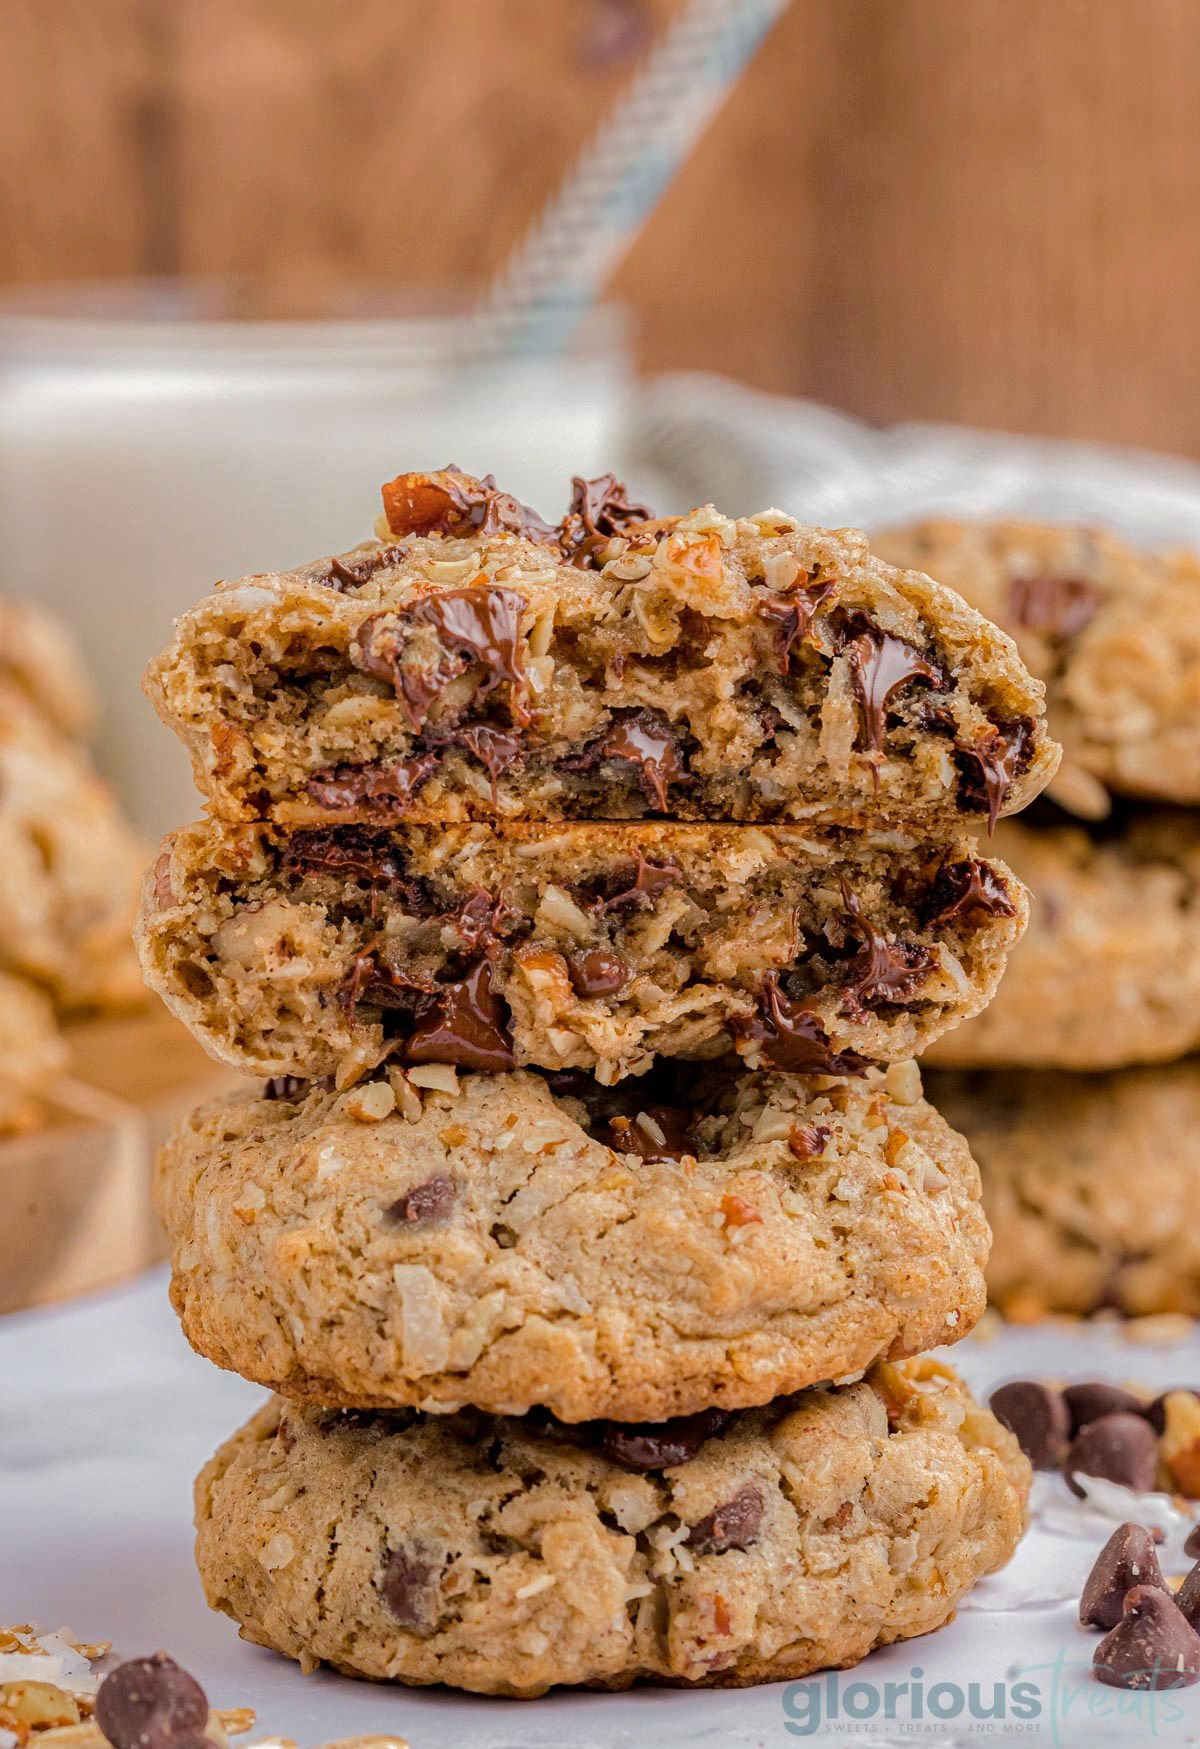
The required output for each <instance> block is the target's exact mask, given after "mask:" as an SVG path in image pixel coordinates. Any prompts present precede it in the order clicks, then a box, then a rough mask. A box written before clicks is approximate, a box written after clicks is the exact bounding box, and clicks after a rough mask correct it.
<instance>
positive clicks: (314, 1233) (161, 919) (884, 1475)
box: [138, 468, 1058, 1695]
mask: <svg viewBox="0 0 1200 1749" xmlns="http://www.w3.org/2000/svg"><path fill="white" fill-rule="evenodd" d="M383 497H384V516H383V518H382V519H381V523H380V527H379V531H378V538H377V539H376V540H375V541H372V542H367V543H365V544H363V545H362V546H360V547H358V548H356V549H355V550H354V551H353V552H350V553H347V554H344V555H342V556H341V557H340V558H337V559H332V560H323V561H320V562H318V563H315V564H312V565H306V566H304V567H302V568H301V569H299V570H296V571H292V572H287V573H272V574H267V575H262V576H256V577H251V578H246V579H242V580H241V581H238V582H234V583H228V584H220V585H218V586H217V588H216V589H215V590H214V591H213V592H212V594H210V595H209V596H208V597H206V598H205V600H203V601H202V602H201V603H200V604H199V605H198V606H197V607H196V608H194V609H193V610H191V612H189V613H188V614H186V615H184V617H183V618H182V620H181V621H180V622H179V625H178V627H177V629H176V634H175V637H174V639H173V641H172V643H171V645H170V647H169V648H168V649H167V651H166V652H165V653H164V654H163V655H162V656H161V657H159V658H158V659H157V660H156V661H155V662H154V663H153V664H152V666H151V669H150V672H149V676H148V682H147V684H148V688H149V691H150V693H151V696H152V698H153V699H154V701H155V703H156V705H157V707H158V708H159V710H160V712H161V714H162V715H163V717H164V719H165V720H166V721H167V722H168V723H169V724H170V726H171V727H172V728H174V729H175V730H176V732H177V733H178V734H179V735H180V737H181V739H182V740H183V741H184V743H185V745H186V746H187V748H188V751H189V753H190V755H191V758H192V762H193V767H194V771H195V774H196V780H197V783H198V785H199V787H200V789H201V792H202V794H203V796H204V799H205V802H206V804H207V813H208V817H207V819H206V821H205V822H204V823H202V824H200V825H196V826H190V827H186V828H185V829H183V830H181V831H179V832H176V833H175V834H174V835H173V836H172V837H171V838H170V839H169V840H168V841H167V842H166V843H165V844H164V846H163V848H162V851H161V853H160V855H159V858H158V860H157V863H156V864H155V866H154V868H153V869H152V870H151V871H150V873H149V875H148V876H147V880H146V883H145V887H144V891H143V901H142V910H141V917H140V920H139V926H138V939H139V947H140V952H141V956H142V963H143V967H144V970H145V974H146V977H147V979H148V981H149V982H150V984H151V985H152V987H153V988H155V989H156V990H158V991H159V992H160V993H161V994H162V995H163V997H164V998H165V1000H166V1001H167V1003H168V1004H169V1005H170V1006H171V1007H172V1008H173V1009H174V1011H175V1012H176V1013H177V1014H178V1015H180V1017H181V1018H182V1019H183V1020H184V1021H185V1022H186V1024H187V1025H188V1026H189V1027H190V1028H191V1029H192V1031H193V1032H194V1033H195V1034H196V1036H197V1037H198V1038H199V1039H200V1040H201V1042H202V1043H203V1044H204V1045H205V1046H206V1048H207V1049H208V1050H209V1051H210V1052H211V1053H212V1054H213V1055H214V1056H216V1057H218V1058H220V1059H221V1060H222V1061H224V1062H226V1063H228V1064H230V1065H231V1066H233V1067H235V1068H238V1069H241V1070H243V1071H245V1072H247V1073H249V1074H253V1075H255V1076H257V1077H259V1078H260V1080H259V1083H258V1084H257V1085H256V1086H254V1087H253V1089H252V1090H248V1091H246V1092H245V1093H242V1094H240V1095H237V1096H234V1097H231V1098H228V1099H226V1100H224V1101H222V1102H220V1103H218V1104H216V1105H210V1106H208V1107H206V1108H204V1109H202V1110H200V1111H198V1112H196V1113H195V1114H194V1115H193V1117H192V1118H191V1119H190V1120H189V1121H188V1122H187V1123H185V1124H184V1125H183V1126H181V1128H180V1129H179V1131H178V1132H177V1134H176V1135H175V1137H174V1138H173V1139H172V1141H171V1142H170V1143H169V1145H168V1146H167V1148H166V1149H165V1150H164V1152H163V1155H162V1158H161V1161H160V1165H159V1173H158V1196H159V1203H160V1207H161V1210H162V1212H163V1215H164V1217H165V1220H166V1224H167V1227H168V1231H169V1235H170V1239H171V1244H172V1255H173V1283H172V1295H173V1299H174V1303H175V1305H176V1308H177V1310H178V1311H179V1314H180V1317H181V1320H182V1322H183V1325H184V1328H185V1330H186V1332H187V1335H188V1337H189V1339H190V1340H191V1341H192V1343H193V1344H194V1346H195V1347H196V1348H197V1349H198V1350H199V1351H200V1352H201V1353H202V1354H204V1355H206V1356H208V1357H209V1358H210V1359H212V1360H214V1361H215V1362H217V1364H219V1365H222V1366H227V1367H230V1368H232V1369H234V1370H236V1371H238V1372H240V1373H242V1374H243V1375H244V1376H245V1377H247V1378H249V1379H252V1380H254V1381H256V1382H258V1383H261V1384H263V1385H265V1386H268V1387H269V1388H270V1389H272V1390H273V1391H274V1392H276V1393H277V1396H276V1398H275V1400H274V1402H273V1403H272V1405H271V1406H270V1407H268V1408H267V1409H265V1410H264V1411H263V1412H262V1413H261V1414H260V1415H259V1416H257V1417H256V1418H255V1419H254V1420H253V1421H252V1422H251V1423H250V1424H249V1425H248V1426H247V1427H246V1428H245V1429H243V1431H242V1432H241V1433H239V1434H237V1435H235V1437H234V1438H233V1439H232V1440H231V1441H230V1442H229V1443H228V1444H227V1445H226V1446H225V1447H223V1449H222V1450H221V1452H220V1453H218V1455H217V1457H216V1458H214V1460H213V1461H212V1463H211V1464H210V1465H209V1466H208V1468H207V1469H206V1470H205V1472H204V1474H203V1475H202V1477H201V1478H200V1481H199V1483H198V1491H197V1513H198V1524H199V1545H198V1555H199V1563H200V1568H201V1573H202V1576H203V1579H204V1583H205V1588H206V1592H207V1595H208V1597H209V1601H210V1602H211V1603H212V1604H213V1606H214V1607H216V1608H220V1609H223V1610H225V1611H226V1612H227V1613H228V1614H230V1615H232V1616H233V1617H234V1619H235V1620H237V1621H238V1622H239V1623H240V1624H241V1629H242V1632H243V1634H244V1635H245V1636H246V1637H247V1638H250V1639H252V1640H255V1641H257V1642H259V1643H261V1644H264V1645H267V1646H271V1647H274V1648H275V1649H276V1650H278V1651H281V1652H283V1653H285V1654H287V1655H289V1656H291V1657H294V1658H296V1659H298V1660H299V1661H300V1662H301V1663H302V1664H304V1665H305V1666H306V1667H310V1668H311V1667H313V1666H315V1664H316V1663H318V1662H320V1661H327V1662H329V1663H331V1664H333V1665H335V1666H336V1667H338V1668H339V1669H342V1670H345V1671H347V1672H349V1673H351V1674H356V1675H363V1676H369V1677H376V1678H393V1679H396V1680H400V1681H405V1682H410V1683H432V1682H449V1683H451V1684H455V1685H458V1686H461V1687H465V1688H470V1689H476V1690H481V1691H484V1692H489V1693H497V1694H514V1695H532V1694H538V1693H541V1692H543V1691H544V1690H545V1689H546V1688H548V1687H551V1686H553V1685H555V1684H558V1683H576V1684H586V1683H590V1684H593V1685H600V1686H605V1687H621V1686H624V1685H627V1684H628V1683H630V1682H632V1681H635V1680H638V1679H648V1680H658V1681H666V1682H675V1683H684V1684H696V1683H734V1684H737V1683H746V1682H757V1681H765V1680H769V1679H771V1678H774V1677H780V1676H796V1675H803V1674H805V1673H807V1672H809V1671H811V1670H814V1669H818V1668H820V1667H822V1666H824V1665H844V1664H847V1663H851V1662H854V1661H855V1660H857V1659H858V1658H860V1657H862V1656H863V1655H864V1654H865V1653H866V1652H868V1651H869V1650H870V1649H871V1648H872V1647H873V1646H875V1645H880V1644H884V1643H886V1642H888V1641H890V1640H895V1639H900V1638H904V1637H907V1636H909V1635H912V1634H916V1633H923V1632H926V1631H928V1630H929V1629H931V1628H934V1627H937V1626H939V1625H940V1624H941V1623H942V1622H944V1621H946V1620H947V1619H949V1617H950V1616H951V1615H952V1614H953V1611H954V1608H955V1606H956V1604H957V1602H958V1601H959V1599H960V1598H961V1597H962V1595H963V1594H964V1593H965V1592H966V1591H967V1590H968V1589H969V1588H970V1586H971V1585H972V1584H973V1583H974V1582H975V1581H976V1580H977V1579H978V1578H979V1577H980V1576H981V1575H982V1574H984V1573H986V1572H988V1571H991V1570H992V1569H993V1568H995V1567H996V1566H998V1565H1000V1564H1001V1563H1002V1562H1003V1561H1004V1560H1005V1559H1007V1557H1008V1556H1009V1555H1010V1554H1011V1552H1012V1550H1013V1548H1014V1547H1015V1544H1016V1541H1017V1538H1018V1536H1019V1534H1020V1530H1021V1523H1022V1515H1023V1507H1024V1500H1025V1495H1026V1493H1027V1490H1028V1484H1029V1469H1028V1465H1027V1463H1026V1460H1025V1459H1024V1458H1023V1456H1022V1455H1021V1453H1020V1451H1019V1449H1018V1447H1017V1445H1016V1442H1015V1441H1014V1440H1013V1438H1012V1436H1011V1434H1010V1433H1009V1432H1008V1431H1007V1430H1006V1429H1005V1428H1003V1427H1001V1426H1000V1425H999V1424H998V1423H997V1422H996V1421H995V1420H994V1418H993V1417H992V1416H991V1415H990V1413H989V1412H988V1411H986V1410H983V1409H981V1408H979V1407H978V1406H977V1405H976V1404H974V1403H973V1402H972V1401H971V1399H970V1397H969V1395H968V1394H967V1392H966V1391H965V1389H964V1387H963V1386H962V1385H961V1383H960V1382H959V1381H958V1379H957V1378H956V1377H955V1375H954V1374H953V1373H952V1372H951V1371H950V1370H949V1369H948V1368H946V1367H945V1366H942V1365H940V1364H935V1363H933V1362H930V1361H925V1360H921V1359H918V1358H914V1357H917V1356H920V1355H921V1354H922V1353H923V1352H924V1351H925V1350H926V1349H928V1348H931V1347H933V1346H935V1345H938V1344H940V1343H945V1342H951V1341H954V1340H956V1339H957V1338H958V1337H960V1336H962V1335H964V1334H966V1332H967V1331H968V1330H969V1329H970V1328H971V1326H972V1325H973V1324H974V1322H975V1321H976V1319H977V1318H978V1316H979V1314H980V1312H981V1310H982V1307H983V1298H984V1285H983V1283H984V1269H985V1266H986V1261H987V1250H988V1229H987V1224H986V1221H985V1219H984V1216H983V1212H982V1207H981V1202H980V1184H979V1174H978V1170H977V1168H976V1166H975V1163H974V1161H973V1159H972V1157H971V1154H970V1152H969V1150H968V1148H967V1146H966V1144H965V1143H964V1142H963V1140H962V1138H961V1137H960V1136H959V1135H958V1134H957V1133H956V1132H955V1131H954V1130H953V1129H951V1128H950V1127H949V1125H948V1124H946V1123H945V1121H944V1120H943V1119H942V1118H941V1117H940V1116H939V1114H938V1113H937V1111H936V1110H934V1108H933V1107H932V1106H931V1105H930V1104H929V1103H928V1102H927V1101H926V1100H925V1098H924V1096H923V1093H922V1087H921V1078H920V1074H919V1071H918V1070H917V1068H916V1065H915V1063H914V1062H913V1061H912V1058H913V1057H914V1056H915V1055H916V1054H917V1053H919V1052H920V1051H922V1050H924V1049H925V1047H926V1046H928V1045H930V1044H932V1043H933V1042H934V1041H935V1040H937V1039H939V1038H942V1037H943V1035H951V1029H953V1028H956V1027H957V1026H958V1025H959V1023H960V1022H963V1021H966V1020H969V1018H970V1017H971V1016H974V1015H976V1014H979V1013H980V1012H981V1011H982V1010H984V1009H985V1008H986V1005H987V1004H988V1002H989V1001H990V1000H991V997H992V995H993V992H994V991H995V988H996V985H997V982H998V980H999V978H1000V975H1001V972H1002V971H1003V969H1004V964H1005V961H1006V958H1007V956H1008V954H1009V952H1010V950H1011V949H1012V948H1013V947H1014V946H1015V945H1016V943H1017V942H1018V940H1019V938H1020V935H1021V933H1022V931H1023V929H1024V927H1025V923H1026V919H1027V915H1028V895H1027V894H1026V891H1025V888H1024V887H1023V885H1022V883H1021V881H1020V879H1019V878H1018V875H1017V874H1014V873H1013V871H1012V869H1010V867H1009V866H1008V865H1007V863H1006V862H1005V861H1004V860H1002V859H1001V857H999V856H994V855H992V853H991V849H990V845H989V844H988V843H987V841H986V839H985V840H984V841H983V842H981V841H979V839H977V837H976V836H974V834H976V833H977V832H979V831H980V830H982V831H983V832H984V833H989V832H990V831H991V830H993V829H994V828H995V827H996V824H997V822H998V821H999V820H1000V819H1001V818H1002V817H1003V816H1007V815H1009V814H1012V813H1014V812H1016V811H1017V810H1019V809H1020V808H1022V807H1024V806H1025V805H1026V803H1028V802H1029V801H1031V800H1032V799H1033V798H1034V796H1036V795H1037V793H1038V792H1039V790H1041V789H1042V788H1043V787H1044V786H1045V785H1046V784H1047V783H1048V782H1049V780H1050V779H1051V778H1052V776H1053V774H1054V772H1055V769H1056V766H1057V761H1058V748H1057V746H1056V745H1055V743H1054V741H1053V740H1052V739H1051V738H1050V735H1049V734H1048V732H1047V728H1046V721H1045V709H1044V688H1043V685H1042V682H1041V680H1039V679H1034V678H1031V676H1030V674H1029V673H1028V672H1027V670H1026V668H1025V666H1024V665H1023V663H1022V661H1021V658H1020V657H1019V655H1018V654H1017V650H1016V648H1015V647H1014V644H1013V642H1012V640H1011V639H1010V638H1009V637H1008V636H1007V635H1006V634H1005V633H1003V632H1000V631H998V630H997V629H996V628H995V627H994V626H993V625H992V624H991V623H990V622H989V621H988V620H986V619H985V618H983V617H982V616H981V615H980V614H979V613H978V612H976V611H974V610H973V609H972V608H970V607H968V606H967V605H966V604H965V603H964V602H963V601H962V600H961V599H960V598H959V597H958V596H957V595H955V594H953V593H951V591H949V590H948V589H945V588H943V587H942V586H941V585H939V584H936V583H934V582H932V581H931V580H930V579H929V578H928V577H926V576H924V575H922V574H921V573H919V572H917V571H912V570H897V569H894V568H893V567H891V566H889V565H887V564H885V563H883V562H882V561H880V560H879V559H878V558H876V557H874V556H873V555H872V554H871V552H870V551H869V549H868V547H867V544H866V542H865V540H864V539H863V537H862V536H861V535H859V534H857V533H855V532H853V531H845V530H843V531H837V532H830V531H827V530H819V529H810V528H803V527H800V526H798V525H797V524H796V523H795V522H794V521H793V520H792V519H791V518H790V517H787V516H785V515H783V514H781V513H779V512H776V511H768V512H765V513H763V514H762V515H759V516H755V517H749V518H744V519H731V518H728V517H725V516H723V515H721V514H720V513H719V512H718V511H716V510H714V509H713V508H712V507H711V506H709V507H705V508H703V509H701V510H697V511H693V512H692V513H691V514H689V515H687V516H683V517H678V518H665V519H663V518H655V517H653V516H652V514H651V513H650V511H649V510H647V509H646V508H645V507H644V506H641V505H637V504H633V503H631V502H630V500H629V498H628V495H627V494H626V492H625V490H624V488H623V487H622V486H620V485H619V484H618V483H617V482H616V480H615V479H613V478H612V477H611V476H605V477H602V478H601V479H598V480H592V481H584V480H576V481H575V482H574V485H573V490H572V495H571V501H570V504H569V507H568V509H567V511H566V513H565V514H564V515H563V517H562V518H561V520H560V521H559V522H558V523H556V524H551V523H549V522H546V521H544V520H543V519H542V518H541V517H540V516H538V515H536V514H535V513H534V512H532V511H530V510H529V509H527V508H526V507H525V506H523V505H521V504H520V503H519V502H518V501H517V500H516V499H514V498H512V497H511V496H510V495H508V494H506V493H504V492H502V491H500V490H498V489H497V488H496V486H495V485H494V484H493V482H492V481H491V480H490V479H485V480H476V479H473V478H471V477H469V476H467V475H464V474H462V473H460V472H458V471H457V470H456V469H452V468H449V469H445V470H443V471H441V472H440V473H429V474H406V475H401V476H399V477H398V478H397V479H395V480H393V481H391V482H389V484H388V485H387V486H385V487H384V493H383ZM1006 830H1008V828H1002V831H1006ZM262 1078H266V1086H265V1088H264V1087H263V1086H262V1085H261V1081H262ZM818 1453H819V1454H820V1461H819V1462H818V1461H816V1460H817V1454H818ZM335 1522H336V1524H337V1525H338V1530H337V1533H336V1535H335V1537H334V1538H333V1540H332V1542H331V1541H330V1539H329V1537H328V1535H327V1534H326V1527H327V1526H328V1524H330V1523H335Z"/></svg>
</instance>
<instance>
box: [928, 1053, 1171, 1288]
mask: <svg viewBox="0 0 1200 1749" xmlns="http://www.w3.org/2000/svg"><path fill="white" fill-rule="evenodd" d="M928 1079H929V1085H930V1092H931V1094H932V1096H933V1097H934V1098H936V1099H937V1101H938V1104H939V1106H940V1107H941V1108H942V1109H944V1111H945V1113H946V1115H947V1117H948V1118H949V1119H950V1121H951V1122H952V1123H954V1124H957V1125H960V1126H961V1128H962V1129H963V1131H964V1132H965V1134H966V1136H967V1137H968V1139H969V1141H970V1144H971V1147H972V1149H973V1150H974V1152H975V1154H976V1155H977V1157H978V1159H979V1163H980V1168H981V1170H982V1174H983V1194H984V1205H985V1207H986V1209H987V1213H988V1217H989V1219H990V1221H991V1224H992V1231H993V1235H994V1238H993V1244H992V1253H991V1260H990V1262H989V1264H988V1287H989V1290H990V1293H991V1297H992V1299H993V1301H994V1302H995V1303H996V1304H997V1305H998V1306H999V1308H1000V1310H1001V1311H1003V1312H1005V1313H1006V1314H1008V1315H1009V1316H1011V1317H1013V1318H1018V1319H1021V1320H1026V1319H1031V1318H1037V1317H1041V1316H1043V1315H1044V1314H1045V1313H1047V1312H1079V1313H1083V1312H1092V1311H1097V1310H1100V1309H1104V1308H1108V1309H1115V1310H1117V1311H1121V1312H1124V1313H1126V1314H1128V1315H1130V1316H1142V1315H1144V1314H1148V1313H1154V1312H1184V1313H1186V1314H1187V1315H1188V1316H1190V1317H1200V1234H1198V1233H1197V1228H1196V1219H1195V1213H1196V1195H1197V1190H1198V1189H1200V1170H1198V1168H1197V1158H1196V1137H1197V1135H1200V1064H1197V1063H1194V1062H1190V1063H1173V1064H1170V1065H1168V1066H1165V1067H1162V1068H1155V1069H1129V1070H1126V1071H1125V1072H1124V1073H1121V1074H1112V1075H1055V1074H1036V1073H1032V1072H1029V1071H1022V1072H1020V1073H1017V1074H1000V1073H996V1074H983V1073H975V1074H961V1075H957V1074H948V1073H942V1074H937V1075H934V1074H933V1073H932V1071H931V1072H930V1074H929V1077H928Z"/></svg>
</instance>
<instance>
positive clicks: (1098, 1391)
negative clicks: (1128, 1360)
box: [1063, 1379, 1146, 1438]
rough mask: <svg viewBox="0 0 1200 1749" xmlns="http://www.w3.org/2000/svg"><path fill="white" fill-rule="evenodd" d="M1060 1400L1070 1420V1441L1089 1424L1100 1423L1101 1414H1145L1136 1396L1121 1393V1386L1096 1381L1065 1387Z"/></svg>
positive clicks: (1126, 1392)
mask: <svg viewBox="0 0 1200 1749" xmlns="http://www.w3.org/2000/svg"><path fill="white" fill-rule="evenodd" d="M1063 1401H1064V1402H1065V1403H1066V1405H1067V1413H1068V1414H1069V1415H1070V1417H1071V1436H1072V1438H1074V1436H1075V1434H1077V1433H1078V1432H1079V1430H1080V1428H1081V1427H1086V1426H1087V1425H1088V1423H1089V1422H1090V1421H1099V1419H1100V1417H1101V1416H1102V1415H1144V1414H1145V1413H1146V1404H1145V1400H1144V1399H1143V1398H1141V1397H1135V1396H1134V1394H1133V1392H1132V1391H1126V1390H1122V1388H1121V1386H1120V1385H1106V1384H1104V1383H1103V1381H1101V1380H1098V1379H1097V1380H1087V1381H1085V1382H1084V1383H1083V1384H1080V1385H1067V1386H1066V1387H1065V1388H1064V1390H1063Z"/></svg>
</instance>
